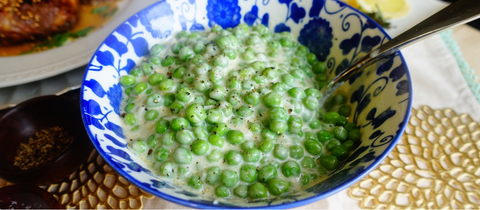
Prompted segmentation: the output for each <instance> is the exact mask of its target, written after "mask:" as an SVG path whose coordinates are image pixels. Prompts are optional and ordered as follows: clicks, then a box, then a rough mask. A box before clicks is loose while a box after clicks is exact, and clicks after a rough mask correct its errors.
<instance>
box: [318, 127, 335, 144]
mask: <svg viewBox="0 0 480 210" xmlns="http://www.w3.org/2000/svg"><path fill="white" fill-rule="evenodd" d="M317 138H318V141H320V142H322V143H323V144H325V143H326V142H328V141H330V140H332V139H333V133H331V132H329V131H327V130H321V131H319V132H318V133H317Z"/></svg>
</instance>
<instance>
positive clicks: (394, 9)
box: [346, 0, 410, 19]
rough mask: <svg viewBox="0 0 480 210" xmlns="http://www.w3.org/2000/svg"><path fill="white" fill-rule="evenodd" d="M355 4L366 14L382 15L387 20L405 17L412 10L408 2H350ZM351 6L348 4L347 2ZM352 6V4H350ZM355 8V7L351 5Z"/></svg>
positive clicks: (364, 0) (389, 0) (406, 0)
mask: <svg viewBox="0 0 480 210" xmlns="http://www.w3.org/2000/svg"><path fill="white" fill-rule="evenodd" d="M348 1H355V3H356V4H357V5H358V6H359V7H360V8H361V9H362V10H364V11H366V12H378V11H379V10H380V13H382V16H383V17H384V18H386V19H392V18H399V17H402V16H405V15H406V14H407V13H408V10H409V9H410V5H409V4H408V0H348ZM346 3H347V4H349V3H348V2H346ZM350 5H351V4H350ZM351 6H353V7H355V6H354V5H351Z"/></svg>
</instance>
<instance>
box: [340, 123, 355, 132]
mask: <svg viewBox="0 0 480 210" xmlns="http://www.w3.org/2000/svg"><path fill="white" fill-rule="evenodd" d="M343 127H344V128H345V129H346V130H347V131H351V130H353V129H357V125H355V123H350V122H349V123H347V124H345V126H343Z"/></svg>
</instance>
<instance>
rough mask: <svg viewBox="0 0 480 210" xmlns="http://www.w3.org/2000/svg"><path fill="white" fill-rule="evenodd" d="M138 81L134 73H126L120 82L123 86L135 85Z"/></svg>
mask: <svg viewBox="0 0 480 210" xmlns="http://www.w3.org/2000/svg"><path fill="white" fill-rule="evenodd" d="M136 82H137V80H136V79H135V77H134V76H132V75H124V76H122V77H120V84H121V85H122V86H123V87H130V86H133V85H135V83H136Z"/></svg>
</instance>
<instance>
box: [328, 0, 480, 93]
mask: <svg viewBox="0 0 480 210" xmlns="http://www.w3.org/2000/svg"><path fill="white" fill-rule="evenodd" d="M477 18H480V0H458V1H456V2H454V3H451V4H450V5H449V6H447V7H445V8H444V9H442V10H440V11H439V12H437V13H435V14H433V15H432V16H430V17H429V18H427V19H425V20H423V21H422V22H420V23H418V24H417V25H415V26H413V27H412V28H410V29H408V30H407V31H405V32H403V33H402V34H400V35H398V36H397V37H395V38H393V39H392V40H390V41H388V42H386V43H385V44H383V45H381V46H380V47H378V48H376V49H375V50H372V51H371V52H369V53H368V54H367V55H366V56H364V57H363V58H361V59H360V60H358V61H357V62H355V63H354V64H352V65H351V66H350V67H348V68H347V69H345V70H343V71H342V72H341V73H340V74H338V75H337V76H336V77H335V78H334V79H333V80H332V81H330V83H329V84H328V85H327V86H326V87H325V88H329V87H332V86H334V85H335V84H336V83H338V82H343V81H346V80H347V79H348V78H350V76H352V75H353V74H355V73H356V72H357V71H359V70H362V69H364V68H365V67H367V66H369V65H370V64H373V63H375V62H377V61H379V60H380V59H382V58H385V57H388V56H391V55H395V53H396V52H398V51H399V50H400V49H402V48H404V47H406V46H409V45H411V44H413V43H415V42H417V41H420V40H423V39H424V38H427V37H430V36H431V35H434V34H436V33H438V32H441V31H443V30H446V29H449V28H451V27H453V26H456V25H460V24H465V23H468V22H470V21H473V20H475V19H477Z"/></svg>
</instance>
